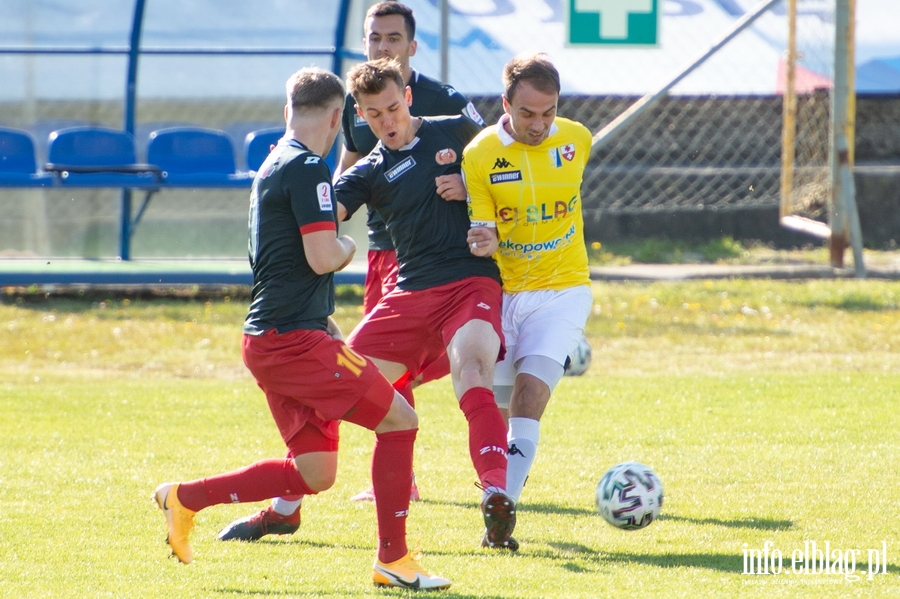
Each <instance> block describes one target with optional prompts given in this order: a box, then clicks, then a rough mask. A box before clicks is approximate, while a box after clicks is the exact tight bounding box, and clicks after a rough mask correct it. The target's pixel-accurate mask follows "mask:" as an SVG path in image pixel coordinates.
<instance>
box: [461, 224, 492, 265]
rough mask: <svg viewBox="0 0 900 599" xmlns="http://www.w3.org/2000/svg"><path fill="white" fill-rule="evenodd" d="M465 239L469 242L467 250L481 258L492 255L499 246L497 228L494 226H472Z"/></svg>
mask: <svg viewBox="0 0 900 599" xmlns="http://www.w3.org/2000/svg"><path fill="white" fill-rule="evenodd" d="M466 241H467V242H468V243H469V251H470V252H472V254H473V255H475V256H479V257H481V258H486V257H488V256H493V255H494V252H496V251H497V248H498V247H499V246H500V240H499V238H498V237H497V229H496V228H494V227H481V226H477V227H472V228H471V229H469V234H468V236H467V237H466Z"/></svg>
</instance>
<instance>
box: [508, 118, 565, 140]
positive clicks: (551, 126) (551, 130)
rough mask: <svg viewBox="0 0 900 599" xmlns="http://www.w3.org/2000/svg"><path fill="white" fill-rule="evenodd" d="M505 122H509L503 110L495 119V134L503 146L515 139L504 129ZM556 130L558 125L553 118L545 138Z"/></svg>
mask: <svg viewBox="0 0 900 599" xmlns="http://www.w3.org/2000/svg"><path fill="white" fill-rule="evenodd" d="M507 123H509V115H508V114H506V113H505V112H504V113H503V114H501V115H500V120H498V121H497V136H498V137H499V138H500V143H502V144H503V145H504V146H508V145H510V144H512V143H513V142H514V141H516V139H515V138H514V137H513V136H512V135H510V134H509V131H507V130H506V124H507ZM557 131H559V127H557V126H556V121H555V120H554V121H553V123H552V124H551V125H550V133H549V134H548V135H547V138H548V139H549V138H550V137H552V136H553V135H555V134H556V132H557ZM542 143H543V142H542Z"/></svg>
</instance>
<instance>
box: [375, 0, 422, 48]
mask: <svg viewBox="0 0 900 599" xmlns="http://www.w3.org/2000/svg"><path fill="white" fill-rule="evenodd" d="M389 15H400V16H401V17H403V22H404V23H405V24H406V35H407V36H408V37H409V39H410V41H412V40H414V39H416V18H415V17H414V16H413V11H412V9H411V8H410V7H408V6H406V5H405V4H400V3H399V2H393V1H391V2H379V3H378V4H375V5H373V6H372V7H371V8H370V9H369V10H368V12H366V19H367V20H368V19H369V18H370V17H387V16H389Z"/></svg>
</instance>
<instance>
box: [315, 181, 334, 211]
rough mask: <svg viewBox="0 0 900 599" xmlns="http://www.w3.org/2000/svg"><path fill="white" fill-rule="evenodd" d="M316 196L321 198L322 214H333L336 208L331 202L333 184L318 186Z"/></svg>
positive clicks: (320, 207) (320, 184)
mask: <svg viewBox="0 0 900 599" xmlns="http://www.w3.org/2000/svg"><path fill="white" fill-rule="evenodd" d="M316 196H317V197H318V198H319V209H320V210H321V211H322V212H326V211H327V212H331V211H332V210H334V206H333V204H332V201H331V184H330V183H319V184H318V185H317V186H316Z"/></svg>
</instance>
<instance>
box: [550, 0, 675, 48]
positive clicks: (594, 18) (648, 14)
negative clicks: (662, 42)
mask: <svg viewBox="0 0 900 599" xmlns="http://www.w3.org/2000/svg"><path fill="white" fill-rule="evenodd" d="M565 3H566V45H568V46H607V47H609V46H655V45H657V44H658V43H659V21H660V4H662V0H565Z"/></svg>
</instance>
